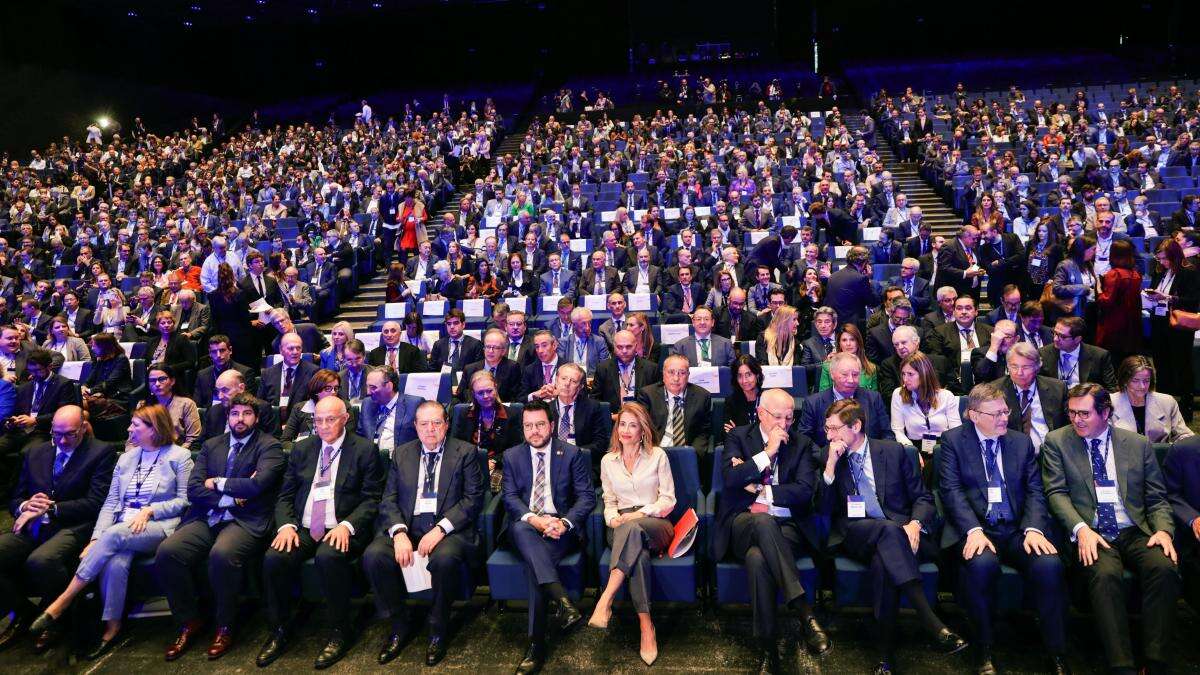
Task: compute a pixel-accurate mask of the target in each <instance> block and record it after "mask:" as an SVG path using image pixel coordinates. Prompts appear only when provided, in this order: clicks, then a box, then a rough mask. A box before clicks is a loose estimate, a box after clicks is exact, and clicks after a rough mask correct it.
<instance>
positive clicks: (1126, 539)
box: [1041, 382, 1181, 672]
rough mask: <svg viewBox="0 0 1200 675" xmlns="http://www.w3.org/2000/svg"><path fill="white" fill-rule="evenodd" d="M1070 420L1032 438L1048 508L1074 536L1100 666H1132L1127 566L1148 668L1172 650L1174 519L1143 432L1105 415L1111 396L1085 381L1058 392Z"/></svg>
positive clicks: (1157, 666)
mask: <svg viewBox="0 0 1200 675" xmlns="http://www.w3.org/2000/svg"><path fill="white" fill-rule="evenodd" d="M1067 414H1068V416H1069V417H1070V420H1071V425H1070V426H1067V427H1063V428H1061V429H1056V430H1054V431H1051V432H1050V433H1049V434H1047V435H1046V440H1045V442H1043V443H1042V453H1041V454H1042V482H1043V484H1044V485H1045V490H1046V498H1047V503H1048V504H1049V506H1050V512H1051V513H1053V514H1054V516H1055V517H1056V518H1058V520H1059V523H1060V524H1061V525H1062V526H1063V528H1064V529H1065V530H1066V531H1067V532H1068V533H1070V538H1071V541H1073V542H1074V544H1075V545H1074V547H1073V548H1075V550H1076V555H1075V556H1071V557H1074V558H1076V559H1077V560H1078V561H1079V563H1080V565H1079V570H1078V572H1079V573H1081V574H1082V575H1083V577H1084V579H1085V580H1086V582H1087V588H1088V596H1089V598H1090V600H1091V603H1092V610H1093V611H1094V612H1095V615H1096V620H1095V621H1094V622H1093V625H1094V626H1095V627H1096V630H1097V631H1098V632H1099V633H1100V635H1099V640H1100V643H1101V644H1102V645H1104V651H1105V654H1106V655H1107V657H1108V665H1109V668H1111V669H1112V670H1113V671H1114V672H1126V671H1128V672H1133V671H1134V668H1135V667H1136V665H1137V664H1135V662H1134V653H1133V645H1132V642H1131V639H1130V633H1131V630H1130V624H1129V617H1128V614H1127V611H1128V610H1127V608H1126V599H1125V589H1124V581H1123V580H1122V575H1123V573H1124V571H1125V570H1126V569H1130V570H1131V571H1133V573H1134V577H1135V578H1136V579H1137V583H1138V584H1139V585H1140V590H1141V595H1142V635H1143V639H1142V642H1143V651H1144V652H1145V657H1146V659H1147V660H1148V661H1149V671H1150V672H1166V666H1167V663H1168V659H1169V658H1170V657H1171V656H1172V653H1171V651H1170V650H1171V640H1172V629H1173V628H1174V624H1175V602H1176V599H1177V598H1178V597H1179V589H1180V586H1181V582H1180V578H1179V566H1178V564H1177V563H1178V559H1177V557H1176V554H1175V547H1174V544H1173V543H1172V539H1171V538H1172V536H1173V535H1174V532H1175V523H1174V520H1173V519H1172V511H1171V504H1170V502H1169V501H1167V491H1166V486H1165V484H1164V483H1163V477H1162V472H1161V470H1160V469H1159V467H1158V460H1157V459H1156V458H1155V455H1154V449H1153V447H1152V446H1151V445H1150V440H1149V439H1147V438H1146V437H1145V436H1142V435H1139V434H1137V433H1136V432H1132V431H1129V430H1126V429H1121V428H1119V427H1114V426H1111V425H1110V424H1109V420H1110V418H1111V417H1112V399H1111V398H1110V396H1109V393H1108V391H1107V390H1105V389H1104V388H1103V387H1102V386H1100V385H1098V384H1095V383H1092V382H1085V383H1083V384H1079V385H1076V386H1074V387H1071V389H1070V391H1068V392H1067Z"/></svg>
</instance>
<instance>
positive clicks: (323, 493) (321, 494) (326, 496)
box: [312, 485, 333, 502]
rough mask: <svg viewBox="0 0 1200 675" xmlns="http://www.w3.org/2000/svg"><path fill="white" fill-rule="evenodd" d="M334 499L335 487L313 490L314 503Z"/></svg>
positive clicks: (329, 486) (328, 486)
mask: <svg viewBox="0 0 1200 675" xmlns="http://www.w3.org/2000/svg"><path fill="white" fill-rule="evenodd" d="M330 499H333V486H332V485H326V486H324V487H319V488H313V491H312V500H313V501H314V502H327V501H329V500H330Z"/></svg>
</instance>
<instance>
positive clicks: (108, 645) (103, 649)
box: [83, 627, 125, 661]
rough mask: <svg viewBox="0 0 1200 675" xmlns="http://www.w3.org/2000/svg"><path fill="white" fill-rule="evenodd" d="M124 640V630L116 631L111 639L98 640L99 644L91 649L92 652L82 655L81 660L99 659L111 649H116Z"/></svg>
mask: <svg viewBox="0 0 1200 675" xmlns="http://www.w3.org/2000/svg"><path fill="white" fill-rule="evenodd" d="M124 639H125V628H124V627H122V628H121V629H120V630H118V631H117V634H116V635H114V636H112V639H110V640H105V639H104V638H100V642H99V643H97V644H96V646H95V647H92V651H90V652H88V653H86V654H84V655H83V658H85V659H87V660H89V661H95V660H96V659H98V658H100V657H101V656H104V655H105V654H107V653H108V652H109V651H111V650H112V648H113V647H116V646H117V645H118V644H120V642H121V641H122V640H124Z"/></svg>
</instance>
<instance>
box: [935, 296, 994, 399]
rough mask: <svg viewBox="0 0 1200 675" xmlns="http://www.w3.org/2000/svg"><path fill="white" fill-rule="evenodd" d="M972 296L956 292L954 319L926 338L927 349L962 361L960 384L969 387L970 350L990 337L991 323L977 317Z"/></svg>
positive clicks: (956, 362)
mask: <svg viewBox="0 0 1200 675" xmlns="http://www.w3.org/2000/svg"><path fill="white" fill-rule="evenodd" d="M975 303H976V301H975V299H974V298H973V297H972V296H970V295H965V294H959V296H958V297H957V298H956V299H955V300H954V321H953V322H951V323H944V324H942V325H940V326H938V327H937V329H935V330H934V331H933V333H932V334H931V335H929V336H927V338H926V342H927V343H928V346H929V350H930V351H932V352H934V353H935V354H941V355H942V357H943V358H945V359H946V360H947V361H949V362H950V363H952V364H965V366H966V367H965V368H963V369H962V379H963V387H964V388H967V389H969V388H970V387H971V386H972V385H973V384H975V380H974V376H973V374H972V373H971V369H970V364H971V352H972V351H973V350H974V349H975V348H976V347H978V346H980V345H985V344H989V343H990V342H991V339H992V327H991V326H989V325H987V324H986V323H984V322H982V321H979V320H978V318H977V317H978V316H979V312H978V310H977V309H976V305H975Z"/></svg>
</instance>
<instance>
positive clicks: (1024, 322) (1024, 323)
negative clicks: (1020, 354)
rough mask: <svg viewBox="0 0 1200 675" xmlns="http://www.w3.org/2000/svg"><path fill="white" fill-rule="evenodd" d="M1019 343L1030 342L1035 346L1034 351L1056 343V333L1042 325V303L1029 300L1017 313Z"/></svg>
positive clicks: (1022, 304)
mask: <svg viewBox="0 0 1200 675" xmlns="http://www.w3.org/2000/svg"><path fill="white" fill-rule="evenodd" d="M1017 316H1018V319H1019V320H1018V322H1017V341H1018V342H1028V343H1029V344H1031V345H1033V347H1034V349H1041V348H1042V347H1043V346H1045V345H1048V344H1051V343H1053V342H1054V332H1053V331H1052V330H1051V329H1050V327H1049V326H1045V325H1043V324H1042V320H1043V317H1044V315H1043V313H1042V303H1040V302H1038V301H1036V300H1027V301H1025V302H1023V303H1021V309H1020V311H1019V312H1018V313H1017Z"/></svg>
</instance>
